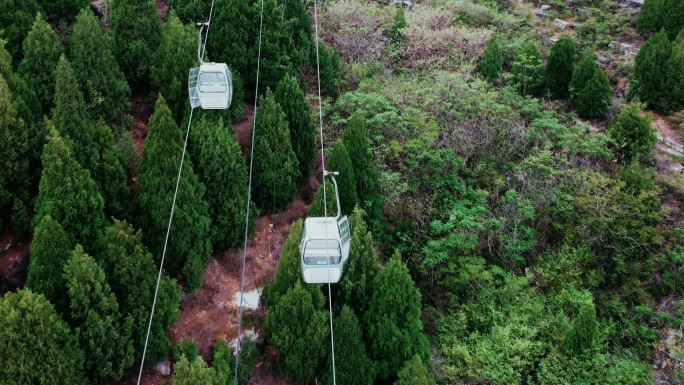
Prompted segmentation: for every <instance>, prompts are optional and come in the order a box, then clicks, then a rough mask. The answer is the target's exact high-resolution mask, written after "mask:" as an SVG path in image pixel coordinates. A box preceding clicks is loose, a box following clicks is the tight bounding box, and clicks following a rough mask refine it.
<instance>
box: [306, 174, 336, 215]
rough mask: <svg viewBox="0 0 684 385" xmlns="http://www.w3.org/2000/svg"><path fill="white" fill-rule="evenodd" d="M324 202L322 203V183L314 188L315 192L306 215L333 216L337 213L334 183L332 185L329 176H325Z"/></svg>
mask: <svg viewBox="0 0 684 385" xmlns="http://www.w3.org/2000/svg"><path fill="white" fill-rule="evenodd" d="M325 200H326V202H325V204H326V205H327V207H326V206H324V205H323V183H321V184H319V185H318V187H317V188H316V193H315V194H314V199H313V202H311V206H309V211H308V212H307V214H306V215H307V216H309V217H324V216H326V211H325V210H326V208H327V210H328V211H327V214H328V215H327V216H329V217H334V216H335V215H336V214H337V201H336V199H335V185H333V183H332V180H331V179H330V177H326V178H325Z"/></svg>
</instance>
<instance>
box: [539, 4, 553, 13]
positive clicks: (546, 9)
mask: <svg viewBox="0 0 684 385" xmlns="http://www.w3.org/2000/svg"><path fill="white" fill-rule="evenodd" d="M539 9H541V10H542V11H544V12H546V11H548V10H549V9H551V6H550V5H548V4H544V5H542V6H541V8H539Z"/></svg>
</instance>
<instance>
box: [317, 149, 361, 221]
mask: <svg viewBox="0 0 684 385" xmlns="http://www.w3.org/2000/svg"><path fill="white" fill-rule="evenodd" d="M325 167H326V169H328V170H330V171H335V172H339V175H337V176H336V177H335V179H336V181H337V188H338V195H339V198H340V206H341V208H342V215H345V214H351V212H352V211H353V210H354V207H356V204H357V203H358V202H359V198H358V197H357V195H356V177H355V174H354V166H352V162H351V159H350V158H349V152H347V146H345V145H344V142H342V141H340V142H338V143H337V144H336V145H335V147H333V150H332V153H331V154H330V157H329V158H328V163H327V164H326V165H325ZM327 193H328V194H333V195H334V194H335V190H334V189H333V190H332V191H328V192H327ZM333 210H334V211H332V213H335V212H336V210H337V208H336V207H335V208H334V209H333ZM328 215H331V216H334V215H332V214H330V208H328Z"/></svg>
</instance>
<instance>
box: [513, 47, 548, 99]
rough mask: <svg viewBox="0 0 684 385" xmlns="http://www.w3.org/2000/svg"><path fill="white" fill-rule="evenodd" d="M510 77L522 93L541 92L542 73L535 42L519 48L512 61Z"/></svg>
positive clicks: (533, 93)
mask: <svg viewBox="0 0 684 385" xmlns="http://www.w3.org/2000/svg"><path fill="white" fill-rule="evenodd" d="M511 78H512V80H513V82H514V83H515V84H516V85H517V87H518V91H519V92H520V93H521V94H522V95H538V94H539V93H540V92H541V88H542V84H543V80H544V75H543V74H542V57H541V53H540V52H539V48H537V45H536V44H534V43H528V44H526V45H524V46H523V47H522V48H520V50H519V51H518V53H517V55H516V56H515V61H514V62H513V68H512V69H511Z"/></svg>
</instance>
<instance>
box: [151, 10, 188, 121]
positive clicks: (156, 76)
mask: <svg viewBox="0 0 684 385" xmlns="http://www.w3.org/2000/svg"><path fill="white" fill-rule="evenodd" d="M196 66H197V32H196V31H195V28H194V27H193V26H191V25H183V24H182V23H181V21H180V19H178V17H177V16H176V13H175V12H174V11H173V10H171V11H169V13H168V16H167V18H166V23H164V26H163V28H162V38H161V43H160V44H159V48H157V51H156V52H155V53H154V57H153V60H152V67H151V68H152V70H151V73H150V78H151V80H152V87H154V89H156V90H158V91H159V92H160V93H161V94H162V95H163V96H164V99H165V100H166V101H167V103H168V105H169V108H170V109H171V112H172V113H173V117H174V119H175V120H176V121H179V120H180V118H181V116H182V114H183V111H184V110H185V103H186V102H187V99H188V90H187V87H188V84H187V83H188V68H191V67H196Z"/></svg>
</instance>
